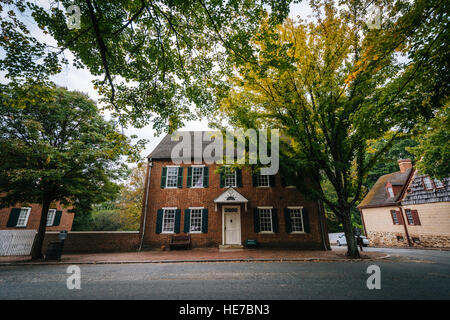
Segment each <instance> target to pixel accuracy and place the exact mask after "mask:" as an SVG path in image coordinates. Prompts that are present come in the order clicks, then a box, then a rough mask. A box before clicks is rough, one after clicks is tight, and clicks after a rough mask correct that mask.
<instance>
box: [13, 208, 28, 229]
mask: <svg viewBox="0 0 450 320" xmlns="http://www.w3.org/2000/svg"><path fill="white" fill-rule="evenodd" d="M22 209H27V216H26V218H25V222H24V224H23V225H18V223H19V219H20V214H21V212H22ZM30 213H31V207H21V208H20V212H19V217H18V218H17V223H16V227H19V228H26V227H27V224H28V218H29V217H30Z"/></svg>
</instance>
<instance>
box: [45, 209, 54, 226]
mask: <svg viewBox="0 0 450 320" xmlns="http://www.w3.org/2000/svg"><path fill="white" fill-rule="evenodd" d="M49 216H50V217H51V219H50V221H51V223H49V220H48V218H49ZM55 217H56V209H48V212H47V225H46V226H47V227H51V226H53V223H54V222H55Z"/></svg>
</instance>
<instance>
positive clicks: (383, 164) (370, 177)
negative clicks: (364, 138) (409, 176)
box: [364, 137, 418, 190]
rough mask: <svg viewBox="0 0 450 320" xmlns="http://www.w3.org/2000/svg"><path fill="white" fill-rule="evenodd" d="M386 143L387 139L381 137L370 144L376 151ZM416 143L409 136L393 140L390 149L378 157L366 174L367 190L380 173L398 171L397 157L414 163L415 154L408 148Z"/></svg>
mask: <svg viewBox="0 0 450 320" xmlns="http://www.w3.org/2000/svg"><path fill="white" fill-rule="evenodd" d="M387 143H388V141H387V139H381V140H378V141H376V142H375V143H374V144H373V145H371V148H373V149H374V152H376V151H379V150H381V149H382V148H383V147H384V146H385V145H386V144H387ZM417 144H418V143H417V142H416V141H415V140H413V139H411V138H409V137H404V138H400V139H399V140H396V141H394V142H393V143H392V146H391V147H390V149H389V150H387V152H386V153H385V154H384V155H382V156H381V157H380V159H379V162H378V163H377V164H376V165H375V166H374V167H373V169H371V170H370V171H369V173H368V174H367V179H366V180H365V183H364V185H365V186H366V188H367V190H370V189H371V188H372V186H373V185H374V184H375V182H377V180H378V178H379V177H381V176H382V175H385V174H388V173H392V172H396V171H399V166H398V160H399V159H411V161H412V162H413V163H415V160H416V157H415V155H414V154H413V153H411V152H409V151H408V150H409V148H410V147H414V146H416V145H417Z"/></svg>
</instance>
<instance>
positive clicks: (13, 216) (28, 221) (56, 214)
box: [0, 203, 74, 231]
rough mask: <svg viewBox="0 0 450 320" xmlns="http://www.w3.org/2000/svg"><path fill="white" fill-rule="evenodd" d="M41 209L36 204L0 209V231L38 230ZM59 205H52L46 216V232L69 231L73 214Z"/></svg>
mask: <svg viewBox="0 0 450 320" xmlns="http://www.w3.org/2000/svg"><path fill="white" fill-rule="evenodd" d="M41 210H42V207H41V206H40V205H38V204H24V205H21V204H17V205H16V206H14V207H9V208H3V209H0V230H14V229H35V230H37V229H38V228H39V222H40V215H41ZM68 210H69V209H67V208H63V207H62V206H61V205H60V204H59V203H56V204H52V205H51V206H50V209H49V211H48V215H47V227H46V230H47V231H61V230H67V231H69V230H71V229H72V222H73V218H74V214H73V213H70V212H68Z"/></svg>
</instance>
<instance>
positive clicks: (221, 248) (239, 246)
mask: <svg viewBox="0 0 450 320" xmlns="http://www.w3.org/2000/svg"><path fill="white" fill-rule="evenodd" d="M243 250H244V246H243V245H242V244H225V245H220V246H219V251H243Z"/></svg>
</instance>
